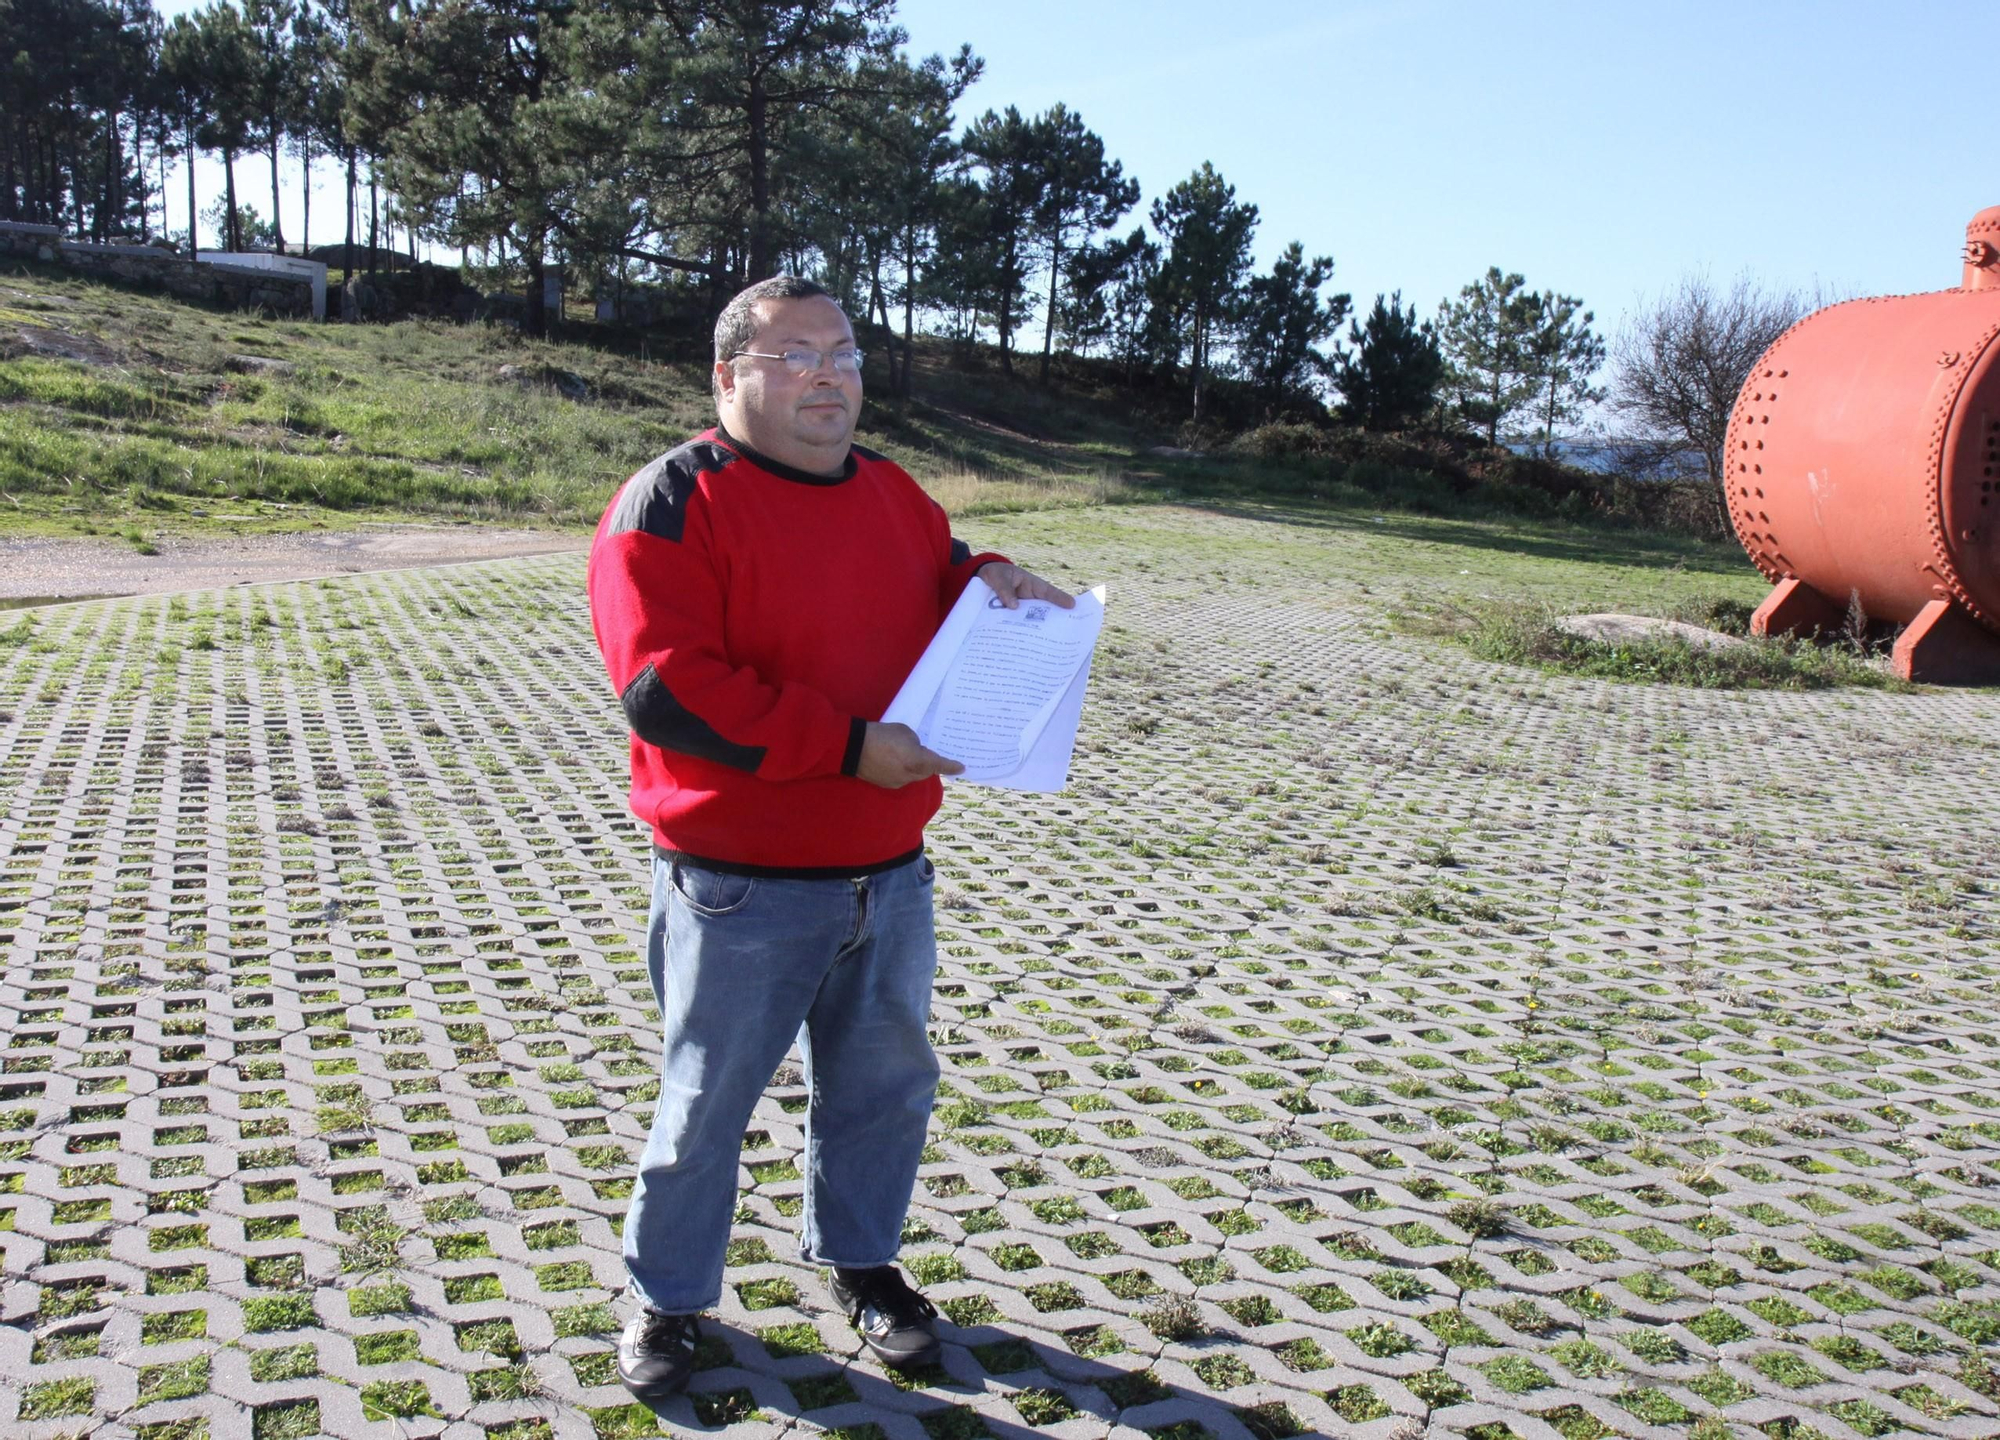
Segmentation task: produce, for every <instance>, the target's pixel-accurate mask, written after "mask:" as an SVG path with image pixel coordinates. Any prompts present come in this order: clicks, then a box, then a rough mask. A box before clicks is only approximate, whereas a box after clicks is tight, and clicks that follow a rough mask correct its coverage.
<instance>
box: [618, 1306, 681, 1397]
mask: <svg viewBox="0 0 2000 1440" xmlns="http://www.w3.org/2000/svg"><path fill="white" fill-rule="evenodd" d="M700 1339H701V1326H700V1325H699V1324H698V1323H696V1320H695V1317H694V1316H692V1315H662V1314H660V1313H659V1312H658V1311H657V1310H648V1309H646V1308H645V1307H644V1306H641V1307H640V1309H639V1313H638V1314H637V1315H634V1316H633V1317H632V1320H631V1323H630V1324H628V1325H627V1326H626V1327H625V1333H624V1334H623V1335H620V1336H619V1337H618V1378H619V1379H620V1380H623V1381H624V1382H625V1388H626V1389H627V1390H630V1391H631V1392H632V1393H633V1394H634V1395H636V1396H637V1397H638V1398H639V1399H641V1400H643V1401H645V1402H646V1403H647V1404H648V1405H651V1404H653V1403H654V1402H655V1401H659V1400H664V1399H666V1398H667V1397H668V1396H670V1395H678V1394H679V1393H680V1392H681V1390H682V1389H683V1388H684V1387H685V1386H686V1385H687V1383H688V1376H690V1375H692V1374H693V1373H694V1348H695V1345H696V1343H697V1342H699V1341H700Z"/></svg>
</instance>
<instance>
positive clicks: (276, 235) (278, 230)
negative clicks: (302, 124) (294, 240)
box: [271, 115, 285, 255]
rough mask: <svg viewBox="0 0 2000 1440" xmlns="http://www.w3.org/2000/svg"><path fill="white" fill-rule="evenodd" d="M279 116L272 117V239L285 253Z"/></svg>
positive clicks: (281, 251)
mask: <svg viewBox="0 0 2000 1440" xmlns="http://www.w3.org/2000/svg"><path fill="white" fill-rule="evenodd" d="M278 139H279V130H278V117H277V116H275V115H274V116H272V117H271V241H272V243H273V244H275V245H276V246H277V247H278V253H279V254H280V255H282V254H284V253H285V222H284V221H283V220H281V219H279V218H278Z"/></svg>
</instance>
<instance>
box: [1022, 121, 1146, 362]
mask: <svg viewBox="0 0 2000 1440" xmlns="http://www.w3.org/2000/svg"><path fill="white" fill-rule="evenodd" d="M1033 129H1034V141H1035V150H1036V152H1037V156H1038V159H1039V162H1040V164H1041V167H1042V173H1043V180H1042V193H1041V197H1040V200H1039V202H1038V203H1037V204H1036V206H1035V214H1034V227H1035V230H1036V233H1037V235H1038V236H1039V238H1040V240H1041V245H1042V260H1043V263H1044V264H1045V265H1047V267H1048V271H1049V301H1048V314H1047V316H1046V317H1045V319H1044V323H1043V326H1042V373H1041V381H1042V383H1043V384H1044V385H1046V384H1048V381H1049V353H1050V350H1051V348H1052V346H1053V345H1054V342H1055V333H1056V314H1057V311H1058V309H1059V308H1060V285H1061V282H1062V279H1063V277H1064V276H1065V275H1066V274H1067V273H1068V272H1067V268H1066V266H1065V265H1064V261H1065V259H1066V258H1067V256H1068V254H1069V252H1070V251H1071V250H1072V249H1073V248H1074V247H1076V246H1077V245H1079V244H1087V243H1089V240H1090V238H1091V237H1092V236H1094V235H1096V234H1098V233H1099V232H1100V231H1103V230H1108V229H1109V228H1110V227H1111V226H1113V225H1114V224H1116V223H1117V222H1118V219H1119V217H1120V216H1122V215H1124V214H1125V212H1126V211H1128V210H1130V209H1131V208H1132V207H1133V206H1134V205H1137V204H1138V203H1139V182H1138V181H1137V180H1128V179H1126V178H1125V170H1124V167H1123V166H1122V165H1120V164H1119V163H1118V162H1117V161H1116V160H1107V159H1106V158H1105V155H1104V141H1103V140H1102V139H1101V138H1099V137H1098V136H1097V135H1095V134H1093V133H1092V132H1091V131H1090V130H1088V129H1086V128H1085V127H1084V123H1083V118H1082V117H1081V116H1080V115H1078V114H1077V113H1076V112H1075V111H1073V110H1071V109H1069V108H1068V107H1067V106H1064V105H1061V104H1058V105H1056V106H1054V107H1053V108H1051V109H1050V110H1049V111H1048V113H1047V114H1045V115H1041V116H1038V117H1036V119H1035V121H1034V126H1033Z"/></svg>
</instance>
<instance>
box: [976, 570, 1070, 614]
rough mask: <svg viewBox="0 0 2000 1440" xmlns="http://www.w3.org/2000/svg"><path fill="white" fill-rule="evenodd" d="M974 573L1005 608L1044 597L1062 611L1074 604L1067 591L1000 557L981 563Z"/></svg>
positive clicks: (1014, 608) (1016, 606)
mask: <svg viewBox="0 0 2000 1440" xmlns="http://www.w3.org/2000/svg"><path fill="white" fill-rule="evenodd" d="M974 573H975V574H977V575H978V576H979V578H980V579H981V580H984V581H985V582H986V583H987V584H988V585H991V586H992V587H993V593H994V594H995V595H998V596H999V597H1000V603H1001V604H1002V605H1005V606H1006V607H1007V608H1008V609H1009V610H1017V609H1019V608H1020V605H1021V602H1022V601H1023V600H1046V601H1048V602H1049V603H1050V604H1051V605H1059V606H1061V607H1062V608H1063V609H1065V610H1069V609H1073V608H1075V605H1076V597H1075V596H1074V595H1072V594H1070V593H1069V591H1067V590H1064V589H1062V588H1061V587H1060V586H1056V585H1051V584H1050V583H1049V582H1048V581H1046V580H1044V579H1043V578H1042V577H1041V576H1039V575H1036V574H1034V573H1033V572H1032V571H1028V570H1023V569H1022V568H1021V567H1020V566H1019V565H1009V564H1008V563H1007V562H1006V561H1004V560H994V561H991V562H990V563H988V564H985V565H981V566H980V567H979V569H978V570H977V571H975V572H974Z"/></svg>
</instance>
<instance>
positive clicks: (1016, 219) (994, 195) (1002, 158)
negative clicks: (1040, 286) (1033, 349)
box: [959, 105, 1049, 375]
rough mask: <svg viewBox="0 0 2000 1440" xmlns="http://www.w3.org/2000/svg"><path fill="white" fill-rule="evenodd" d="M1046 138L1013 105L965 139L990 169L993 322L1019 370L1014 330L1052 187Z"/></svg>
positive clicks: (1003, 360)
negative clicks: (1044, 153)
mask: <svg viewBox="0 0 2000 1440" xmlns="http://www.w3.org/2000/svg"><path fill="white" fill-rule="evenodd" d="M1041 140H1042V137H1041V136H1039V135H1037V134H1036V129H1035V126H1034V124H1033V123H1032V122H1030V121H1028V120H1026V119H1024V118H1023V117H1022V115H1021V112H1020V111H1019V110H1017V109H1015V108H1014V107H1013V106H1012V105H1009V106H1008V107H1007V109H1006V111H1005V112H1004V113H1002V112H999V111H994V110H988V111H987V112H986V113H985V114H984V115H982V116H980V117H979V118H978V119H977V120H975V121H973V122H972V124H971V125H970V126H968V127H967V128H966V132H965V136H964V138H963V139H962V140H960V141H959V145H960V147H961V148H962V149H963V150H964V151H965V154H966V156H967V158H968V159H970V160H971V161H972V162H973V163H974V164H975V165H977V166H978V167H979V168H980V169H981V170H982V171H984V172H985V179H984V183H983V184H982V186H981V190H982V198H983V200H984V202H985V203H984V206H983V212H984V214H985V217H986V223H987V225H988V227H989V230H990V235H991V240H992V250H993V257H994V264H995V267H996V268H995V270H994V277H993V278H994V284H993V288H992V305H993V323H994V325H995V326H996V327H997V328H998V329H999V332H1000V366H1001V368H1002V369H1003V370H1005V371H1006V372H1007V373H1008V374H1010V375H1011V374H1013V373H1014V331H1015V330H1016V329H1017V328H1018V327H1019V326H1020V323H1021V321H1022V320H1023V318H1025V317H1024V314H1023V312H1024V310H1025V308H1026V303H1027V287H1028V281H1029V278H1030V275H1031V270H1030V266H1031V265H1032V263H1033V258H1034V256H1033V250H1032V242H1033V238H1034V232H1035V216H1036V211H1037V210H1038V208H1039V207H1040V206H1041V204H1042V199H1043V196H1044V194H1045V192H1046V190H1047V186H1048V179H1049V176H1048V170H1047V167H1046V166H1045V165H1044V164H1043V160H1042V153H1041Z"/></svg>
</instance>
